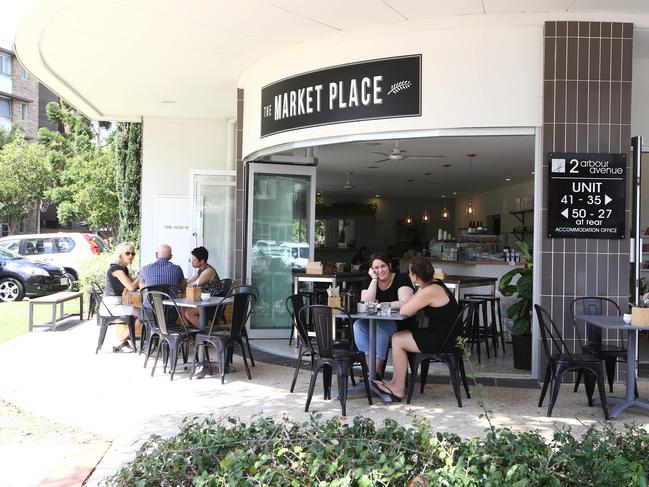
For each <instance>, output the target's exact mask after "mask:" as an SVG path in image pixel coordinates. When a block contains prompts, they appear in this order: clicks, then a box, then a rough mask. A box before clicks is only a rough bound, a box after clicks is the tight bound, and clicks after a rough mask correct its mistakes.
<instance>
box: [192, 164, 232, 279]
mask: <svg viewBox="0 0 649 487" xmlns="http://www.w3.org/2000/svg"><path fill="white" fill-rule="evenodd" d="M235 178H236V172H234V171H212V172H210V173H203V172H201V173H194V175H193V181H192V184H193V187H192V194H193V207H194V208H193V216H194V221H193V223H194V238H195V241H194V244H195V245H194V246H195V247H198V246H201V245H202V246H203V247H205V248H206V249H207V250H208V252H209V257H208V260H207V261H208V263H209V264H210V265H212V267H214V269H216V272H217V273H218V274H219V277H221V279H224V278H228V277H229V278H233V277H234V209H235V191H236V181H235ZM188 258H189V257H188ZM184 270H185V272H187V271H189V272H188V273H187V276H191V275H192V274H193V269H184Z"/></svg>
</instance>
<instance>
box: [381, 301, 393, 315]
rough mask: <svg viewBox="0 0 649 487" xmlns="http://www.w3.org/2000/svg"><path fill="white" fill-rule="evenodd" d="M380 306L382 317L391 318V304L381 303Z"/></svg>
mask: <svg viewBox="0 0 649 487" xmlns="http://www.w3.org/2000/svg"><path fill="white" fill-rule="evenodd" d="M379 306H380V307H381V315H382V316H390V303H381V304H380V305H379Z"/></svg>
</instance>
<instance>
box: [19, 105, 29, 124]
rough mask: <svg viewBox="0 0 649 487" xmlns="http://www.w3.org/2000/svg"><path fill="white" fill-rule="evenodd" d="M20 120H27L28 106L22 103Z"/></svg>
mask: <svg viewBox="0 0 649 487" xmlns="http://www.w3.org/2000/svg"><path fill="white" fill-rule="evenodd" d="M20 119H21V120H27V104H26V103H22V104H21V105H20Z"/></svg>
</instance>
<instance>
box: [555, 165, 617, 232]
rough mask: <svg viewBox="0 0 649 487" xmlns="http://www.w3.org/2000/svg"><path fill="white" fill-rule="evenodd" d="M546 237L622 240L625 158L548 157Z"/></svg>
mask: <svg viewBox="0 0 649 487" xmlns="http://www.w3.org/2000/svg"><path fill="white" fill-rule="evenodd" d="M548 165H549V169H550V178H549V189H548V236H549V237H550V238H607V239H615V238H624V215H625V210H626V154H592V153H573V152H554V153H550V157H549V161H548Z"/></svg>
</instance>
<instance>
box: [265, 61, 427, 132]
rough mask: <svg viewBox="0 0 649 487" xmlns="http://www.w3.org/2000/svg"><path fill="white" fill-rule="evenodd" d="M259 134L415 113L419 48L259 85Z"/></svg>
mask: <svg viewBox="0 0 649 487" xmlns="http://www.w3.org/2000/svg"><path fill="white" fill-rule="evenodd" d="M261 104H262V107H261V136H262V137H266V136H268V135H272V134H277V133H279V132H285V131H287V130H295V129H301V128H306V127H314V126H317V125H329V124H333V123H342V122H355V121H359V120H373V119H380V118H394V117H416V116H420V115H421V54H417V55H412V56H401V57H393V58H386V59H374V60H370V61H362V62H358V63H352V64H344V65H341V66H334V67H331V68H327V69H321V70H318V71H310V72H308V73H303V74H299V75H297V76H293V77H291V78H286V79H283V80H281V81H277V82H275V83H272V84H270V85H266V86H264V87H263V88H262V89H261Z"/></svg>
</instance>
